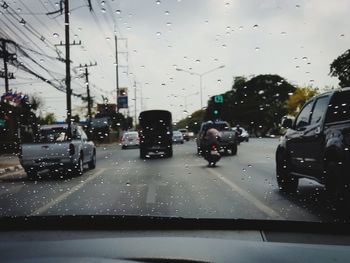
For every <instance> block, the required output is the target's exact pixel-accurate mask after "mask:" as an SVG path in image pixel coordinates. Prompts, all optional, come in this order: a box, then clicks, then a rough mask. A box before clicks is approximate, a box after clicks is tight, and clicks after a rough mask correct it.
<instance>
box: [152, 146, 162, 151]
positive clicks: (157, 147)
mask: <svg viewBox="0 0 350 263" xmlns="http://www.w3.org/2000/svg"><path fill="white" fill-rule="evenodd" d="M152 149H156V150H157V149H160V146H159V145H154V146H153V147H152Z"/></svg>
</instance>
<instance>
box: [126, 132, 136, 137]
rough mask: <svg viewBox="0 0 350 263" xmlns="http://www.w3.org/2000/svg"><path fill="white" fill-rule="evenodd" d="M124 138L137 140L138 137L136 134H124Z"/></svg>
mask: <svg viewBox="0 0 350 263" xmlns="http://www.w3.org/2000/svg"><path fill="white" fill-rule="evenodd" d="M124 136H125V138H137V137H138V136H139V135H138V133H136V132H135V133H126V134H125V135H124Z"/></svg>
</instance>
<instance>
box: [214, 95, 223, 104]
mask: <svg viewBox="0 0 350 263" xmlns="http://www.w3.org/2000/svg"><path fill="white" fill-rule="evenodd" d="M214 102H215V103H224V97H223V96H222V95H218V96H214Z"/></svg>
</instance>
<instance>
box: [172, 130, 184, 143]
mask: <svg viewBox="0 0 350 263" xmlns="http://www.w3.org/2000/svg"><path fill="white" fill-rule="evenodd" d="M173 143H181V144H183V143H184V137H183V135H182V133H181V132H180V131H173Z"/></svg>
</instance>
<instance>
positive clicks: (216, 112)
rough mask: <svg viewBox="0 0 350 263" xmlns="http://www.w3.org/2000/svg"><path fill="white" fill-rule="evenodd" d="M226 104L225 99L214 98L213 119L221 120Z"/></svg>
mask: <svg viewBox="0 0 350 263" xmlns="http://www.w3.org/2000/svg"><path fill="white" fill-rule="evenodd" d="M223 103H224V97H223V96H222V95H217V96H213V97H212V112H211V113H212V114H211V115H212V117H213V119H220V118H221V115H222V108H223Z"/></svg>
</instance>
